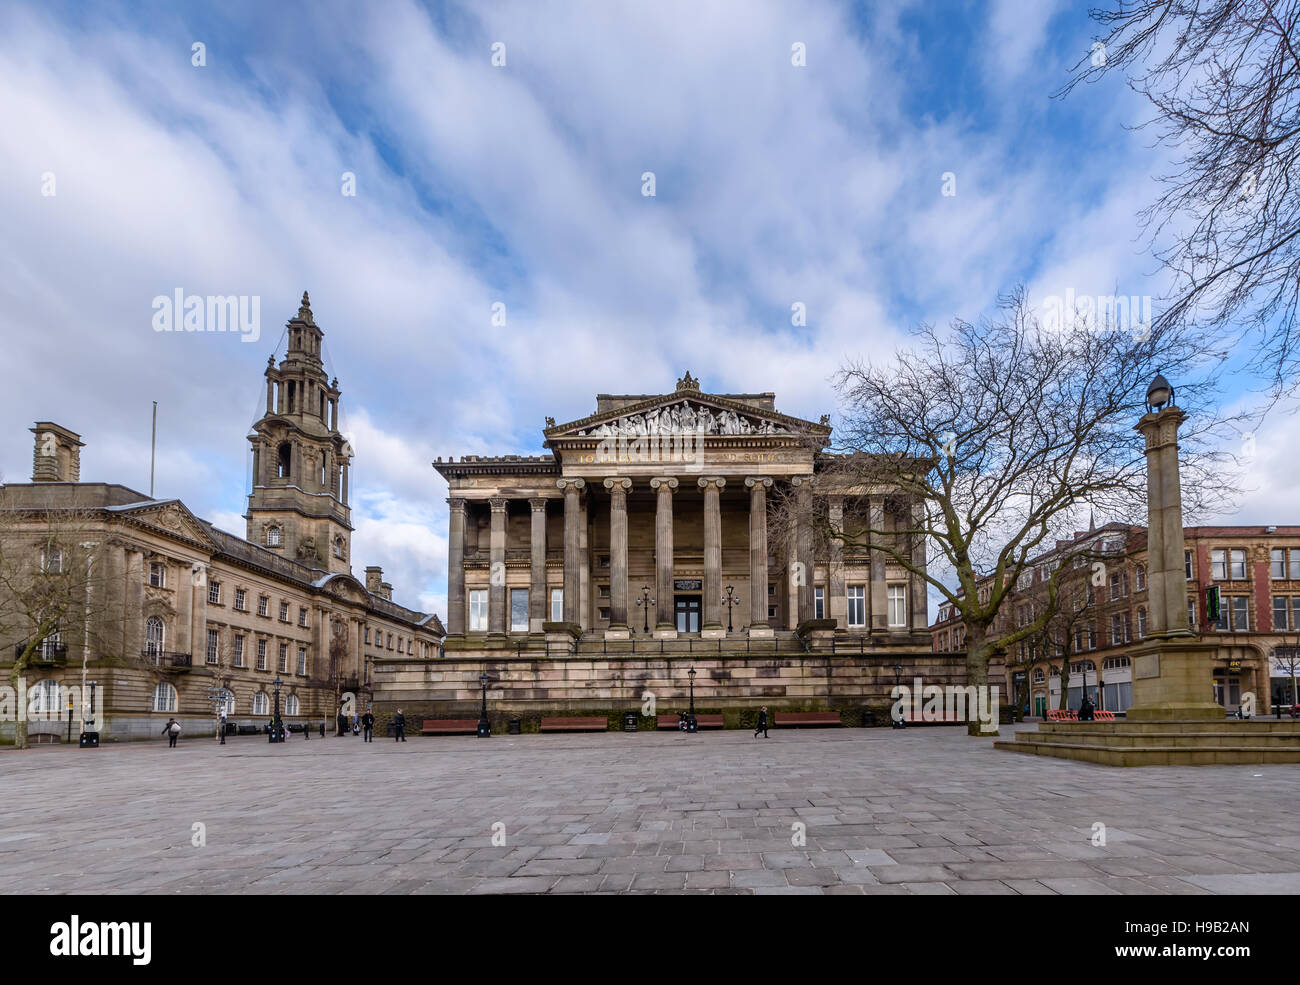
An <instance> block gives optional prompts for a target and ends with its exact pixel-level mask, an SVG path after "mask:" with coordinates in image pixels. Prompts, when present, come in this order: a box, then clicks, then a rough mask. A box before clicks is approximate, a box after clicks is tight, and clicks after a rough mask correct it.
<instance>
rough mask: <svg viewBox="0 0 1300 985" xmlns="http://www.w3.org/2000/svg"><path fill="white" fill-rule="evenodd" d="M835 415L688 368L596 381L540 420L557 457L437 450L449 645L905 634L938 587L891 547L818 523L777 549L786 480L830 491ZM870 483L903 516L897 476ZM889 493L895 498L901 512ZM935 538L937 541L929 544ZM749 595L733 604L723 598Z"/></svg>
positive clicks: (878, 509)
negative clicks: (617, 390)
mask: <svg viewBox="0 0 1300 985" xmlns="http://www.w3.org/2000/svg"><path fill="white" fill-rule="evenodd" d="M830 435H831V429H830V427H829V424H828V421H827V419H826V418H822V420H821V421H819V422H812V421H807V420H802V419H800V418H796V417H790V416H788V415H785V414H782V413H780V412H779V411H778V410H777V409H776V406H775V395H774V394H772V393H742V394H710V393H705V392H702V391H701V389H700V386H699V383H698V381H696V380H695V379H693V378H692V377H691V375H690V374H689V373H688V374H686V376H684V377H683V378H682V379H680V380H678V382H677V386H676V388H675V389H674V390H673V391H672V392H670V393H666V394H619V395H613V394H600V395H598V396H597V398H596V411H595V413H593V414H590V415H588V416H587V417H583V418H580V419H578V420H573V421H569V422H568V423H562V424H557V423H556V422H555V420H554V419H552V418H548V419H547V422H546V427H545V428H544V430H543V432H542V439H543V445H544V447H545V449H546V452H547V453H546V454H545V455H542V456H520V455H506V456H500V457H491V458H488V457H479V456H464V457H462V458H460V459H459V460H456V459H449V460H447V461H443V460H442V459H439V460H438V461H437V462H435V463H434V467H435V468H436V469H437V470H438V472H439V473H440V474H441V475H442V476H443V477H444V478H445V479H446V480H447V484H448V504H449V507H450V523H449V528H448V530H449V545H448V592H447V596H448V619H447V629H448V640H447V648H448V650H449V651H455V650H458V649H460V650H466V649H475V648H477V647H480V646H486V647H489V648H490V647H491V646H492V645H493V644H492V641H494V640H495V641H499V642H498V643H497V644H496V645H501V644H502V643H504V645H506V646H509V647H511V648H514V649H517V650H522V649H523V648H536V647H537V646H538V645H540V644H541V643H544V642H545V640H546V637H547V635H548V634H554V633H557V632H561V631H563V632H567V633H568V634H569V635H570V636H571V637H572V638H573V639H576V640H610V641H618V640H633V641H638V640H661V641H662V640H673V639H679V638H684V637H685V638H697V639H702V640H714V639H717V640H722V641H732V640H740V641H743V640H746V639H750V640H752V639H771V638H772V637H774V636H776V635H778V634H782V633H786V634H788V633H791V632H793V631H795V630H796V629H798V628H799V627H800V626H804V627H805V628H807V627H808V626H814V625H815V626H817V627H819V628H821V629H823V630H826V629H829V628H831V627H830V623H829V621H830V620H834V627H833V628H834V631H835V632H837V633H841V634H849V635H856V636H862V637H867V638H874V637H878V638H881V639H883V640H890V639H892V640H893V642H894V643H902V642H904V640H907V639H910V637H911V636H913V635H915V634H925V633H926V630H927V618H926V615H927V614H926V606H925V593H924V589H923V586H921V585H920V584H918V582H917V579H916V577H915V576H914V575H910V576H909V574H908V573H907V572H906V571H904V570H903V569H901V568H898V567H896V566H895V565H893V564H892V563H890V562H889V561H888V560H887V558H886V556H885V554H884V552H882V551H869V550H867V549H865V548H863V549H856V550H845V549H844V548H843V547H842V546H839V545H837V544H835V543H834V541H833V540H832V541H831V542H830V544H829V545H828V546H827V548H825V549H824V550H822V551H821V552H820V554H823V555H824V556H819V552H818V551H817V549H816V548H815V544H816V543H817V542H819V541H820V542H823V543H824V542H825V540H824V538H816V537H814V531H813V529H812V528H811V526H810V525H809V524H808V523H807V521H804V523H803V525H802V527H801V529H799V530H797V531H795V532H794V533H795V536H794V537H793V538H780V540H781V542H782V543H789V544H791V545H793V549H792V550H790V551H785V550H782V551H781V552H780V553H781V554H782V555H783V556H778V555H777V552H775V551H773V550H772V549H771V547H770V538H769V528H770V526H771V524H772V523H773V522H774V519H773V514H772V513H771V508H772V502H773V498H774V496H775V495H777V494H780V495H782V496H786V495H791V496H797V497H800V498H801V500H803V501H805V502H807V501H811V500H812V498H813V497H819V496H820V497H825V498H826V501H827V505H828V506H829V516H830V517H831V521H832V522H833V523H834V522H838V520H837V518H839V517H842V515H843V513H842V510H843V503H844V501H845V499H846V497H849V496H851V495H855V494H856V493H857V492H860V491H854V490H843V489H838V490H832V489H819V488H818V476H819V472H820V471H821V469H822V466H823V464H824V463H825V462H826V461H827V459H828V455H827V453H826V452H825V449H826V447H827V446H828V444H829V442H830ZM857 498H859V499H861V500H862V503H861V508H862V509H863V510H865V508H866V506H867V504H868V503H869V504H870V509H871V511H872V513H873V514H878V516H879V520H880V525H881V529H889V526H888V525H889V522H890V520H889V518H890V517H899V516H906V515H909V514H908V507H907V504H905V503H903V502H902V501H901V500H899V499H898V498H897V497H891V496H890V495H889V493H888V491H881V490H871V491H869V494H867V493H863V494H862V495H860V496H858V497H857ZM887 506H888V509H887ZM920 546H921V548H922V551H923V545H920ZM729 598H730V599H735V600H737V601H736V604H735V605H734V606H733V605H729V604H727V603H726V601H725V600H727V599H729Z"/></svg>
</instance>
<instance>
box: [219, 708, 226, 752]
mask: <svg viewBox="0 0 1300 985" xmlns="http://www.w3.org/2000/svg"><path fill="white" fill-rule="evenodd" d="M219 728H220V729H221V744H222V745H223V746H224V745H225V744H226V709H225V708H222V709H221V725H220V726H219Z"/></svg>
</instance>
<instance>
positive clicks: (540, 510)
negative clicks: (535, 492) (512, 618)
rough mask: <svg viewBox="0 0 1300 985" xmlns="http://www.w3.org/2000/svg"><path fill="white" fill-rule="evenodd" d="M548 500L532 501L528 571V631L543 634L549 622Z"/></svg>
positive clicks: (530, 501)
mask: <svg viewBox="0 0 1300 985" xmlns="http://www.w3.org/2000/svg"><path fill="white" fill-rule="evenodd" d="M546 502H547V501H546V500H545V499H530V500H529V501H528V505H529V506H530V507H532V511H533V528H532V553H531V555H530V561H531V563H530V565H529V569H528V631H529V632H530V633H540V632H542V623H544V622H546V621H547V620H548V618H549V617H548V616H547V613H546V606H547V603H548V601H549V600H548V599H547V598H546Z"/></svg>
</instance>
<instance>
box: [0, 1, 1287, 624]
mask: <svg viewBox="0 0 1300 985" xmlns="http://www.w3.org/2000/svg"><path fill="white" fill-rule="evenodd" d="M174 6H175V5H172V4H168V3H161V2H160V3H156V4H155V3H144V2H139V3H127V4H120V5H119V4H112V3H103V4H94V5H83V4H64V3H59V2H49V0H45V2H35V3H23V2H18V3H12V2H11V3H9V4H6V5H4V7H3V9H0V105H2V106H3V110H4V114H3V118H4V120H5V124H6V125H5V126H4V127H3V128H0V215H3V216H4V221H3V222H0V253H2V255H3V265H4V270H5V272H6V273H5V276H4V277H3V278H0V333H3V341H4V346H3V350H2V352H3V355H2V356H0V358H3V360H4V364H5V373H4V383H5V385H4V386H3V387H0V422H2V423H3V427H2V428H0V477H3V478H4V479H5V480H7V481H25V480H26V479H27V477H28V475H29V472H30V466H31V454H32V453H31V440H32V438H31V435H30V434H29V433H28V431H27V429H28V428H29V427H30V426H31V424H32V422H33V421H36V420H53V421H56V422H58V423H60V424H63V425H64V426H66V427H69V428H71V429H72V430H74V431H77V432H79V433H80V434H81V435H82V437H83V440H84V441H85V442H86V445H87V446H86V448H85V449H84V452H83V460H82V476H83V478H85V479H87V480H102V481H112V482H120V483H123V484H125V485H128V486H132V487H134V488H136V489H141V490H147V488H148V482H149V436H150V412H151V406H152V404H151V402H152V401H154V400H157V401H158V406H159V434H158V470H157V493H158V495H159V496H177V497H180V498H181V499H183V500H184V501H185V502H186V504H187V505H188V506H189V507H190V508H191V509H193V510H194V511H195V512H196V513H198V514H199V515H201V516H204V517H206V518H208V519H210V520H212V521H213V522H215V523H216V524H217V525H218V526H221V527H223V528H225V529H229V530H233V531H235V532H237V533H241V534H242V533H243V531H244V522H243V520H242V519H241V513H242V511H243V507H244V499H243V497H244V496H245V495H246V494H247V491H248V465H249V456H248V444H247V441H246V440H245V436H246V435H247V433H248V428H249V425H250V424H251V423H252V422H253V420H254V419H255V418H256V417H257V415H258V413H259V411H260V408H261V407H262V405H263V402H264V397H265V387H264V383H263V380H262V375H261V374H262V370H263V369H264V367H265V365H266V361H267V357H268V356H270V355H272V354H273V353H276V354H277V357H278V355H282V354H283V343H282V341H281V334H280V333H281V330H282V326H283V324H284V322H285V320H287V319H288V318H289V317H291V316H292V315H293V314H294V313H295V311H296V310H297V305H298V299H299V297H300V296H301V294H302V292H303V290H308V291H310V292H311V298H312V307H313V310H314V312H315V315H316V320H317V323H318V324H320V325H321V326H322V328H323V329H324V330H325V333H326V349H327V352H326V355H327V359H328V361H329V363H330V365H329V369H330V371H331V372H332V373H333V374H335V375H337V376H338V378H339V381H340V385H341V386H342V389H343V394H344V396H343V402H342V419H343V422H342V427H343V430H344V431H346V432H348V433H349V434H350V436H351V437H352V442H353V445H354V447H355V449H356V451H357V459H356V462H355V468H354V472H353V485H352V493H353V494H352V502H353V519H354V522H355V524H356V528H357V530H356V535H355V540H354V545H353V557H354V559H355V560H354V565H355V567H356V569H357V570H358V571H359V570H360V568H362V567H364V566H365V565H367V564H381V565H383V567H384V568H385V572H386V576H387V577H388V579H389V580H391V581H392V582H393V583H394V586H395V593H396V597H397V599H398V600H399V601H401V602H404V603H406V604H408V605H412V606H416V607H421V608H424V609H425V610H432V611H437V612H438V613H439V614H440V615H443V614H445V582H446V558H447V552H446V505H445V503H444V498H445V495H446V489H445V485H444V484H443V483H442V482H441V480H440V479H439V478H438V477H437V475H436V473H434V472H433V470H432V469H431V468H430V462H431V461H432V459H433V458H434V457H435V456H437V455H442V456H447V455H455V456H460V455H462V454H466V453H470V454H502V453H512V452H514V453H533V454H535V453H538V452H540V451H541V448H540V442H541V436H540V428H541V426H542V422H543V419H544V417H545V416H546V415H551V416H554V417H556V418H557V419H559V420H567V419H572V418H577V417H581V416H584V415H586V414H588V413H590V412H591V411H592V410H593V409H594V394H595V393H596V392H598V391H604V392H636V393H642V392H663V391H664V390H667V389H671V387H672V386H673V384H674V382H675V380H676V378H677V377H679V376H680V375H681V374H682V373H683V372H684V371H685V370H687V369H689V370H690V371H691V372H692V373H693V374H694V375H695V376H697V377H699V378H700V380H701V382H702V385H703V388H704V389H705V390H706V391H713V392H728V391H733V392H734V391H755V390H774V391H776V393H777V406H778V408H779V409H781V410H782V411H784V412H786V413H789V414H795V415H799V416H803V417H808V418H811V419H813V420H816V418H817V417H818V416H819V415H820V414H823V413H831V414H832V416H834V412H835V409H836V408H835V399H834V394H833V392H832V389H831V387H830V385H829V377H830V375H831V374H832V373H833V371H834V369H835V368H836V366H837V365H839V364H840V363H841V362H842V361H843V360H844V358H845V357H848V356H859V355H860V356H870V355H872V354H875V355H882V354H886V353H888V352H889V351H891V350H892V348H893V347H894V346H895V345H896V344H897V343H898V342H899V341H900V340H902V339H903V338H904V337H905V335H906V333H907V331H908V330H909V329H910V328H912V327H914V326H915V325H916V324H917V323H919V322H922V321H941V322H946V321H947V320H949V319H950V318H952V317H954V316H961V317H965V318H975V317H977V316H978V315H980V314H981V313H982V312H985V311H987V310H988V309H989V308H990V307H991V305H992V304H993V303H994V301H995V299H996V297H997V294H998V293H999V291H1003V290H1005V289H1006V288H1008V287H1009V286H1011V285H1013V284H1015V283H1016V282H1017V281H1023V282H1025V283H1026V284H1027V285H1029V289H1030V293H1031V297H1032V298H1039V299H1042V298H1046V297H1048V296H1051V295H1057V296H1061V295H1063V294H1064V293H1065V291H1066V290H1067V289H1070V290H1073V291H1074V292H1075V293H1076V295H1112V294H1125V295H1146V294H1157V293H1159V289H1160V286H1161V284H1160V281H1159V279H1158V274H1157V271H1156V268H1155V264H1154V262H1153V261H1152V260H1151V259H1150V257H1149V255H1148V254H1147V253H1146V252H1145V250H1144V243H1143V241H1142V240H1141V238H1140V231H1139V228H1138V226H1137V224H1136V221H1135V218H1134V216H1135V213H1136V212H1137V210H1138V209H1139V208H1140V207H1141V206H1142V205H1143V204H1145V203H1146V202H1147V201H1148V200H1149V199H1150V198H1151V197H1152V195H1153V192H1154V184H1153V181H1152V178H1151V176H1152V174H1153V173H1158V172H1159V171H1160V169H1161V166H1162V161H1163V157H1162V154H1163V152H1162V151H1160V150H1159V149H1157V148H1153V147H1151V146H1150V140H1149V137H1147V136H1146V135H1144V134H1140V133H1134V132H1132V131H1129V130H1126V129H1125V128H1124V124H1125V123H1132V122H1135V121H1137V120H1139V119H1141V118H1142V116H1143V107H1142V106H1141V105H1140V104H1139V103H1138V102H1137V101H1136V98H1135V97H1134V96H1132V94H1130V93H1129V92H1128V90H1127V89H1125V88H1124V86H1123V85H1122V83H1121V82H1120V80H1118V79H1110V80H1107V81H1106V82H1104V83H1102V84H1100V85H1098V86H1095V87H1092V88H1089V89H1086V90H1081V91H1078V92H1076V93H1074V94H1072V95H1071V96H1070V97H1069V98H1068V99H1065V100H1060V99H1052V98H1051V94H1052V93H1053V92H1054V91H1055V90H1056V89H1057V88H1058V87H1059V86H1060V85H1061V84H1062V82H1063V81H1064V80H1065V79H1066V78H1067V76H1068V73H1069V69H1070V66H1071V65H1072V64H1073V63H1074V62H1075V61H1076V60H1077V59H1078V58H1079V57H1080V56H1081V55H1083V54H1085V53H1086V52H1087V51H1088V49H1089V45H1090V42H1091V37H1092V26H1091V24H1090V23H1089V22H1088V21H1087V19H1086V17H1085V16H1084V13H1083V6H1084V5H1080V4H1066V3H1063V2H1053V0H1034V2H1033V3H1026V2H1024V0H1003V2H994V3H989V4H975V3H971V4H965V3H925V2H916V3H906V2H901V3H874V2H873V3H870V4H863V5H861V6H854V5H848V4H839V3H820V2H797V3H796V2H790V0H780V2H776V0H774V2H760V0H736V2H734V3H723V2H710V3H700V2H698V0H690V2H680V3H679V2H673V0H662V2H657V3H653V4H634V3H612V2H606V0H597V2H591V3H580V2H563V3H561V2H554V3H542V2H519V3H510V2H502V3H490V4H488V3H467V4H465V5H463V6H462V5H457V4H452V3H447V4H420V3H415V2H406V0H384V2H379V3H374V4H366V5H361V4H356V3H342V2H340V3H331V2H313V3H302V4H291V3H274V4H267V3H264V2H238V0H235V2H222V3H220V4H212V5H210V6H209V5H202V4H194V5H186V9H184V10H181V9H173V8H174ZM196 45H200V46H201V47H199V48H197V49H196ZM799 53H802V58H800V57H798V55H799ZM494 56H495V57H494ZM801 60H802V61H803V62H804V64H794V62H797V61H801ZM501 61H504V64H494V62H498V63H499V62H501ZM196 62H200V63H201V64H196ZM647 172H650V173H652V174H653V179H654V192H655V194H654V195H653V196H650V195H646V194H644V191H645V189H646V181H645V179H644V178H643V176H644V175H645V174H646V173H647ZM345 173H350V174H351V175H353V176H355V195H349V194H344V191H345V190H346V189H345V185H347V180H346V179H345ZM945 184H946V185H947V190H949V191H952V190H954V188H955V192H956V193H955V194H947V195H945V194H944V190H945ZM51 193H52V194H51ZM178 289H180V290H183V291H184V292H185V293H187V294H198V295H244V296H248V297H250V298H251V297H257V298H260V313H261V334H260V337H259V338H258V339H257V340H256V341H245V340H244V339H242V338H241V337H240V336H239V335H229V334H224V335H223V334H215V333H208V334H203V333H193V334H190V333H179V334H167V333H158V332H155V331H154V330H153V326H152V319H153V314H154V311H153V299H154V298H155V297H157V296H160V295H162V296H170V295H172V294H173V293H174V292H175V291H176V290H178ZM796 304H801V305H803V306H804V307H805V309H806V312H807V324H806V325H794V324H792V319H791V311H792V305H796ZM499 305H503V306H504V308H503V309H502V308H497V309H496V310H499V311H500V310H503V311H504V313H505V325H503V326H502V325H496V324H494V323H493V311H494V306H499ZM278 342H279V343H280V348H279V350H277V348H276V347H277V343H278ZM1293 423H1294V421H1293V420H1291V421H1289V422H1288V421H1286V420H1283V421H1280V422H1279V423H1278V424H1277V425H1273V427H1274V428H1276V429H1277V430H1275V431H1269V430H1268V429H1267V428H1266V429H1265V430H1264V431H1262V432H1261V433H1260V435H1259V436H1258V439H1257V443H1256V448H1257V458H1256V463H1255V466H1254V467H1253V469H1252V470H1251V472H1250V475H1249V477H1250V479H1251V480H1252V482H1251V483H1250V484H1249V485H1248V488H1247V490H1246V491H1245V492H1244V493H1243V496H1242V499H1241V503H1240V506H1239V509H1238V511H1237V512H1235V513H1232V514H1229V515H1225V516H1223V517H1220V518H1218V520H1219V522H1231V521H1233V520H1235V519H1240V520H1242V521H1243V522H1251V523H1255V522H1259V523H1263V522H1276V523H1282V522H1288V521H1293V520H1294V519H1295V517H1294V516H1290V515H1283V513H1284V511H1285V510H1286V508H1287V506H1288V497H1287V491H1288V489H1289V488H1293V487H1294V484H1295V480H1296V478H1297V475H1296V473H1297V465H1296V456H1294V455H1291V454H1288V453H1287V451H1288V449H1287V448H1286V443H1285V442H1284V441H1282V440H1281V437H1282V431H1281V430H1280V428H1283V427H1285V426H1287V425H1288V424H1293Z"/></svg>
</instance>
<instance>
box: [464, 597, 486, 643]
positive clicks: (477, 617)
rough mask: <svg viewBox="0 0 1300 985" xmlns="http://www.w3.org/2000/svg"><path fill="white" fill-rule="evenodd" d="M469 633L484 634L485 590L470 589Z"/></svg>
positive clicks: (468, 602)
mask: <svg viewBox="0 0 1300 985" xmlns="http://www.w3.org/2000/svg"><path fill="white" fill-rule="evenodd" d="M467 604H468V605H469V631H470V632H471V633H486V632H487V628H488V592H487V589H486V588H471V589H470V592H469V599H468V601H467Z"/></svg>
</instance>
